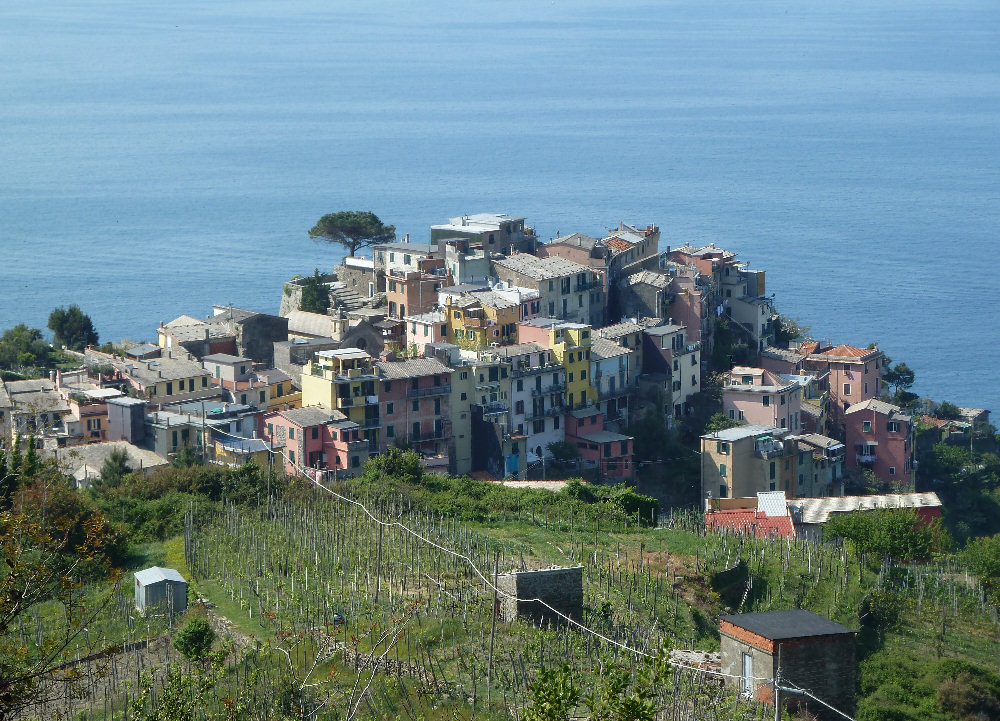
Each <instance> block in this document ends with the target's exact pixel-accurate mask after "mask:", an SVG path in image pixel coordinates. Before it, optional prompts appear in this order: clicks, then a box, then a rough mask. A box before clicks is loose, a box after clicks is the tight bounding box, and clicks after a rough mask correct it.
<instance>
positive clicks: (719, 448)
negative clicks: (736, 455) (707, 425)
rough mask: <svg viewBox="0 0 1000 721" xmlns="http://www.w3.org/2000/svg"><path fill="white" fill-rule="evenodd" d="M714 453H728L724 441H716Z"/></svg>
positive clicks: (727, 445) (726, 444) (727, 446)
mask: <svg viewBox="0 0 1000 721" xmlns="http://www.w3.org/2000/svg"><path fill="white" fill-rule="evenodd" d="M715 452H716V453H729V444H728V443H726V442H724V441H718V442H717V443H716V444H715Z"/></svg>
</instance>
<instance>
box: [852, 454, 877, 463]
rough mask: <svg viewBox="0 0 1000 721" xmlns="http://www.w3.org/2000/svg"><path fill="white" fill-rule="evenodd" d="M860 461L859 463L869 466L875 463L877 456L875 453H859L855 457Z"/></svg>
mask: <svg viewBox="0 0 1000 721" xmlns="http://www.w3.org/2000/svg"><path fill="white" fill-rule="evenodd" d="M855 457H856V458H857V459H858V463H861V464H869V463H874V462H875V459H876V456H875V454H874V453H858V454H856V456H855Z"/></svg>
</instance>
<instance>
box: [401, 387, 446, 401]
mask: <svg viewBox="0 0 1000 721" xmlns="http://www.w3.org/2000/svg"><path fill="white" fill-rule="evenodd" d="M450 393H451V386H450V385H446V386H433V387H432V388H407V389H406V397H407V398H423V397H425V396H446V395H448V394H450Z"/></svg>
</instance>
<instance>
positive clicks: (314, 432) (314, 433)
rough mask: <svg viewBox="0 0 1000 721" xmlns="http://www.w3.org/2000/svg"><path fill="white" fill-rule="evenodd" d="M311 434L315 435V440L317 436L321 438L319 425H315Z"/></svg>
mask: <svg viewBox="0 0 1000 721" xmlns="http://www.w3.org/2000/svg"><path fill="white" fill-rule="evenodd" d="M311 435H312V437H313V440H316V439H317V438H319V427H318V426H313V428H312V434H311Z"/></svg>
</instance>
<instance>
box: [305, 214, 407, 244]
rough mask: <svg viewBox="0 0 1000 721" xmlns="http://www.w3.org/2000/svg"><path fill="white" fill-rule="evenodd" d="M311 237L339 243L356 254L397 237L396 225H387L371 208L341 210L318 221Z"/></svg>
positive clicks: (311, 231) (312, 229)
mask: <svg viewBox="0 0 1000 721" xmlns="http://www.w3.org/2000/svg"><path fill="white" fill-rule="evenodd" d="M309 237H310V238H322V239H323V240H326V241H328V242H330V243H339V244H340V245H343V246H344V247H345V248H347V250H348V252H349V254H350V255H354V254H355V253H356V252H357V251H358V250H359V249H361V248H369V247H371V246H373V245H377V244H379V243H389V242H392V241H393V240H395V239H396V227H395V226H394V225H385V224H384V223H383V222H382V221H381V220H379V217H378V216H377V215H375V213H373V212H371V211H370V210H364V211H362V210H341V211H339V212H337V213H327V214H326V215H324V216H323V217H322V218H320V219H319V220H318V221H316V225H314V226H313V227H312V228H311V229H310V231H309Z"/></svg>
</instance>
